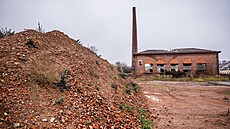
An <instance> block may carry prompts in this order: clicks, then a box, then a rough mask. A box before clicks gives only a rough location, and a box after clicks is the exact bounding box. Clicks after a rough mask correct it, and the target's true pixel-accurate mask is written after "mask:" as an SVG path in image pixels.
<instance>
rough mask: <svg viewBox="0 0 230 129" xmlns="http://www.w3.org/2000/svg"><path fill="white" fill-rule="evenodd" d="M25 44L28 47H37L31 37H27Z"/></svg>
mask: <svg viewBox="0 0 230 129" xmlns="http://www.w3.org/2000/svg"><path fill="white" fill-rule="evenodd" d="M26 45H27V46H28V47H29V48H38V47H37V46H36V45H35V44H34V41H33V40H32V39H29V41H28V42H27V43H26Z"/></svg>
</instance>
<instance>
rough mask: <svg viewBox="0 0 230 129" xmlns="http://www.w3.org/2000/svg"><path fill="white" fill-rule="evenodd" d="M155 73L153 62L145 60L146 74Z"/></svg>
mask: <svg viewBox="0 0 230 129" xmlns="http://www.w3.org/2000/svg"><path fill="white" fill-rule="evenodd" d="M152 72H153V61H152V60H150V59H148V60H145V73H152Z"/></svg>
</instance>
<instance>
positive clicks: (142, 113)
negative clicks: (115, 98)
mask: <svg viewBox="0 0 230 129" xmlns="http://www.w3.org/2000/svg"><path fill="white" fill-rule="evenodd" d="M136 109H137V111H138V112H139V113H141V115H143V116H146V112H145V109H144V108H140V107H136Z"/></svg>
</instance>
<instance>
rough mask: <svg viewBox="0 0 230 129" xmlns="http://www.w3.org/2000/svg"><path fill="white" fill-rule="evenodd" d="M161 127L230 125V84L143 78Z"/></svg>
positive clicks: (207, 128) (187, 128) (221, 127)
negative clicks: (216, 84)
mask: <svg viewBox="0 0 230 129" xmlns="http://www.w3.org/2000/svg"><path fill="white" fill-rule="evenodd" d="M138 84H139V85H140V86H141V87H143V90H144V93H145V96H146V97H148V98H149V102H148V104H149V107H150V110H151V112H152V115H153V116H154V128H159V129H230V113H229V110H230V100H229V99H230V87H229V86H214V85H211V84H208V83H204V82H202V83H201V82H169V81H139V82H138Z"/></svg>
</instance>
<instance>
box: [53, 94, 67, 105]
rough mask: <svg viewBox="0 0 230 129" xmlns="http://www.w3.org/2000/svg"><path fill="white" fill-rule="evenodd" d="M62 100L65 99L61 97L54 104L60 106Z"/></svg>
mask: <svg viewBox="0 0 230 129" xmlns="http://www.w3.org/2000/svg"><path fill="white" fill-rule="evenodd" d="M64 100H65V97H63V96H61V97H59V98H58V99H57V100H56V101H55V104H61V103H63V102H64Z"/></svg>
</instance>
